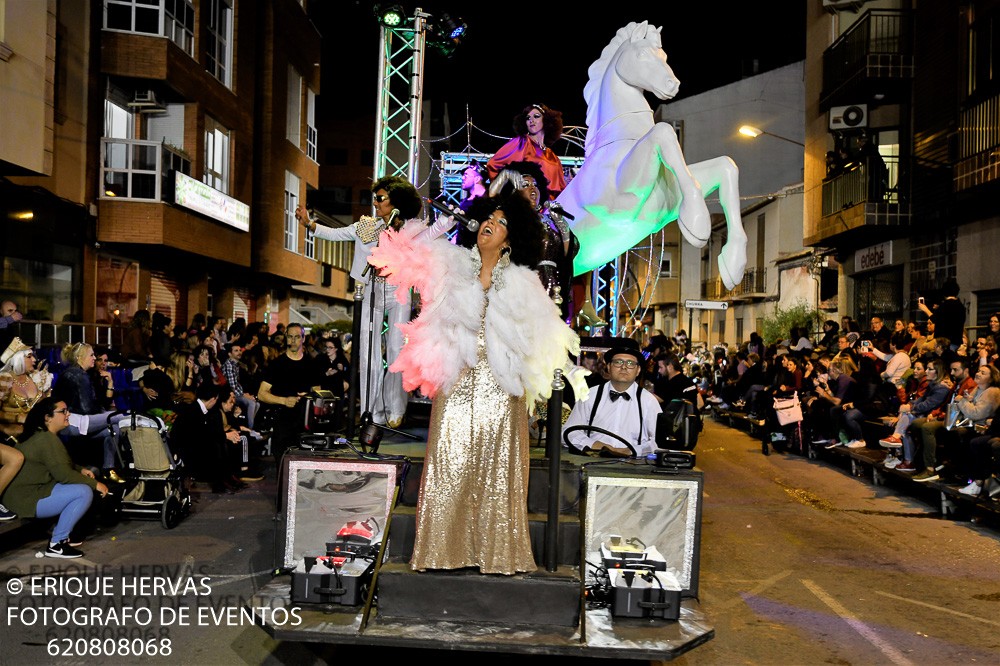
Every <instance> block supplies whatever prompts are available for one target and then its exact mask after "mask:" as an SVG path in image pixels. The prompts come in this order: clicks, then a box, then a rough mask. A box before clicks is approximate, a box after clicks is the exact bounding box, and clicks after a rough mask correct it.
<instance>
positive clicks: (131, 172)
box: [98, 138, 191, 201]
mask: <svg viewBox="0 0 1000 666" xmlns="http://www.w3.org/2000/svg"><path fill="white" fill-rule="evenodd" d="M101 165H102V166H101V183H102V188H101V191H100V193H99V194H98V196H100V197H101V198H111V197H113V198H116V199H137V200H143V201H163V200H164V199H165V198H172V194H173V191H174V172H175V171H180V172H181V173H183V174H185V175H188V176H190V175H191V160H190V159H188V157H187V156H185V155H184V154H182V153H180V152H179V151H177V150H176V149H174V148H172V147H170V146H168V145H167V144H165V143H161V142H159V141H142V140H139V139H109V138H103V139H101Z"/></svg>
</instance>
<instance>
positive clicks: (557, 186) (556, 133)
mask: <svg viewBox="0 0 1000 666" xmlns="http://www.w3.org/2000/svg"><path fill="white" fill-rule="evenodd" d="M562 128H563V121H562V112H560V111H556V110H554V109H550V108H549V107H547V106H545V105H544V104H532V105H531V106H528V107H525V108H524V110H523V111H521V112H520V113H519V114H517V115H516V116H514V133H515V134H517V136H515V137H514V138H513V139H511V140H510V141H508V142H507V143H505V144H504V145H503V147H502V148H500V150H498V151H497V153H496V155H494V156H493V157H492V158H490V161H489V162H487V163H486V170H487V171H488V172H489V176H490V179H493V178H496V176H497V174H498V173H499V172H500V171H502V170H503V168H504V167H505V166H506V165H508V164H510V163H512V162H534V163H536V164H538V165H539V166H540V167H542V173H544V174H545V178H546V179H547V180H548V181H549V198H551V199H555V198H556V197H557V196H559V193H560V192H562V191H563V190H564V189H566V176H565V175H564V174H563V168H562V163H561V162H560V161H559V157H558V156H556V154H555V153H554V152H553V151H552V148H550V146H552V145H553V144H555V142H556V141H558V140H559V138H560V137H561V136H562Z"/></svg>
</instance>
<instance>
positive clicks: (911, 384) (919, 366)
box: [903, 359, 927, 405]
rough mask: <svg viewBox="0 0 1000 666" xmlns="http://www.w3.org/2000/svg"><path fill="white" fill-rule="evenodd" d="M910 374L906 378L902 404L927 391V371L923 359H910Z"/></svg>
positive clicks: (919, 396)
mask: <svg viewBox="0 0 1000 666" xmlns="http://www.w3.org/2000/svg"><path fill="white" fill-rule="evenodd" d="M911 363H912V364H913V365H912V366H910V374H909V375H908V376H907V378H906V400H905V401H903V404H904V405H905V404H907V403H910V402H913V401H914V400H916V399H917V398H921V397H923V395H924V393H926V392H927V372H926V365H925V363H924V361H923V360H920V359H917V360H916V361H911Z"/></svg>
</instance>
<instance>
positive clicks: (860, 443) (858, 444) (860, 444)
mask: <svg viewBox="0 0 1000 666" xmlns="http://www.w3.org/2000/svg"><path fill="white" fill-rule="evenodd" d="M866 446H868V445H867V444H865V442H864V440H861V439H855V440H851V441H850V442H848V443H847V448H849V449H863V448H865V447H866Z"/></svg>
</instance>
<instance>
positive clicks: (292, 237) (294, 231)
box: [285, 171, 299, 252]
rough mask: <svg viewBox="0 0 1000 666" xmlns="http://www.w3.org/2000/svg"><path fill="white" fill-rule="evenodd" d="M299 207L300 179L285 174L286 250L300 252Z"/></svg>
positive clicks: (288, 172)
mask: <svg viewBox="0 0 1000 666" xmlns="http://www.w3.org/2000/svg"><path fill="white" fill-rule="evenodd" d="M298 205H299V177H298V176H296V175H295V174H294V173H292V172H290V171H286V172H285V249H286V250H288V251H289V252H298V249H299V223H298V220H296V219H295V209H296V208H297V207H298Z"/></svg>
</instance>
